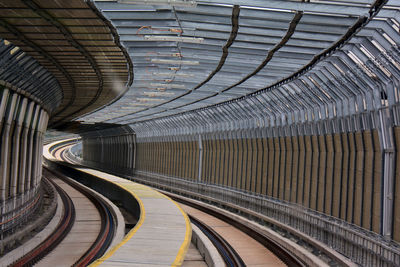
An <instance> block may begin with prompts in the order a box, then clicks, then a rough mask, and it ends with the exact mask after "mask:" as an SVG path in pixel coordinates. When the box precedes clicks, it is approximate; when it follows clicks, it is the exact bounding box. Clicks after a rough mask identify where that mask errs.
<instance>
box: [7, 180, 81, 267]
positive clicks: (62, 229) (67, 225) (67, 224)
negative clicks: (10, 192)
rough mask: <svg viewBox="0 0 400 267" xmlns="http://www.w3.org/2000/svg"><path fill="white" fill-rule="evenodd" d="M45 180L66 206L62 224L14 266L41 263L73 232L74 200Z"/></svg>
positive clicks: (55, 185) (58, 187) (57, 186)
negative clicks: (54, 189)
mask: <svg viewBox="0 0 400 267" xmlns="http://www.w3.org/2000/svg"><path fill="white" fill-rule="evenodd" d="M43 179H47V181H49V182H50V183H51V184H53V185H54V187H55V188H56V190H57V192H58V194H59V196H60V198H61V201H62V203H63V206H64V212H63V216H62V218H61V220H60V223H59V224H58V225H57V227H56V229H55V230H54V232H53V233H52V234H51V235H50V236H49V237H48V238H46V239H45V240H44V241H43V242H42V243H41V244H40V245H39V246H37V247H36V248H35V249H34V250H32V251H31V252H29V253H28V254H26V255H25V256H23V257H22V258H20V259H18V260H17V261H16V262H14V263H13V264H12V266H15V267H17V266H31V265H33V264H35V263H37V262H38V261H40V260H41V259H42V258H43V257H45V256H46V255H47V254H49V253H50V252H51V251H52V250H53V249H54V248H55V247H56V246H57V245H58V244H59V243H60V242H61V241H62V240H63V239H64V238H65V236H66V235H67V234H68V233H69V231H70V230H71V228H72V226H73V224H74V221H75V207H74V203H73V202H72V199H71V198H70V197H69V196H68V194H67V193H66V192H65V191H64V190H63V189H62V188H61V187H60V186H59V185H57V184H56V183H54V182H53V181H52V180H51V179H49V178H48V177H45V173H44V177H43Z"/></svg>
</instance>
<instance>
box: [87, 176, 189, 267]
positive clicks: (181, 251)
mask: <svg viewBox="0 0 400 267" xmlns="http://www.w3.org/2000/svg"><path fill="white" fill-rule="evenodd" d="M92 175H93V174H92ZM97 177H98V178H100V179H103V180H106V181H108V182H110V183H113V184H115V185H117V186H119V187H121V188H122V189H124V190H126V191H128V192H129V193H131V194H132V195H133V196H134V197H135V199H136V200H137V201H138V202H139V206H140V219H139V221H138V223H137V224H136V225H135V227H134V228H133V229H132V230H131V231H129V233H128V234H127V235H126V236H125V237H124V239H123V240H122V241H121V242H120V243H119V244H117V245H115V246H114V247H113V248H112V249H111V250H110V251H108V252H107V253H106V254H105V255H104V256H103V257H101V258H99V259H97V260H96V261H94V262H93V263H92V264H90V265H89V266H93V267H94V266H98V265H100V264H101V263H103V262H104V261H105V260H107V259H108V258H109V257H111V256H112V255H113V254H114V253H115V251H117V250H118V249H119V248H120V247H121V246H122V245H124V244H125V243H126V242H128V241H129V240H130V239H131V238H132V237H133V235H134V234H135V233H136V232H137V231H138V230H139V228H140V227H141V226H142V224H143V222H144V218H145V209H144V206H143V202H142V200H141V199H140V198H139V196H138V195H136V194H135V193H134V192H132V191H131V190H130V189H128V188H126V187H125V186H123V185H120V184H118V183H115V182H113V181H110V180H108V179H105V178H102V177H99V176H97ZM145 187H148V186H145ZM148 188H149V189H151V188H150V187H148ZM152 190H154V189H152ZM156 192H158V191H156ZM158 193H159V194H161V195H162V196H163V197H165V198H167V199H169V200H170V201H172V203H174V204H175V205H176V206H177V208H178V209H179V211H180V212H181V213H182V215H183V217H184V219H185V225H186V232H185V239H184V240H183V242H182V245H181V247H180V248H179V250H178V254H177V256H176V258H175V260H174V262H173V263H172V264H171V266H173V267H175V266H181V265H182V263H183V261H184V259H185V256H186V253H187V251H188V249H189V245H190V243H191V239H192V227H191V224H190V220H189V217H188V216H187V214H186V212H184V211H183V209H182V208H181V207H180V206H179V205H178V203H176V202H175V201H174V200H172V199H171V198H170V197H168V196H166V195H164V194H162V193H160V192H158Z"/></svg>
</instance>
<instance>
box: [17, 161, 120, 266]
mask: <svg viewBox="0 0 400 267" xmlns="http://www.w3.org/2000/svg"><path fill="white" fill-rule="evenodd" d="M43 177H44V179H47V180H48V181H49V182H50V183H52V184H53V185H54V187H55V188H56V190H57V192H58V193H59V196H60V198H61V200H62V203H63V206H64V212H63V215H62V218H61V220H60V222H59V224H58V225H57V227H56V229H55V230H54V231H53V233H52V234H51V235H50V236H49V237H48V238H46V239H45V240H44V241H43V242H42V243H41V244H39V245H38V246H37V247H36V248H35V249H33V250H32V251H31V252H29V253H28V254H26V255H25V256H23V257H21V258H20V259H18V260H17V261H16V262H14V263H13V264H12V266H31V265H34V264H36V263H38V262H39V261H40V260H42V259H43V258H45V257H46V256H47V255H49V254H50V253H51V252H52V251H53V250H55V249H56V247H57V246H58V245H59V244H60V243H61V242H62V241H63V240H64V238H65V237H66V236H67V235H68V234H69V233H70V231H71V229H72V227H73V225H74V223H75V220H76V210H75V206H74V203H73V200H72V199H71V197H70V196H69V195H68V194H67V192H66V191H65V190H64V189H62V188H61V186H60V185H58V184H57V183H56V182H54V181H53V179H55V178H58V179H60V180H62V181H63V182H65V183H66V184H68V185H69V186H71V187H72V188H74V189H75V190H77V191H78V192H80V193H81V194H83V195H84V196H85V197H86V198H88V199H89V200H90V202H91V203H92V204H93V205H94V206H95V207H96V209H97V211H98V213H99V215H100V218H101V219H100V220H101V227H100V230H99V231H98V235H97V237H96V239H95V241H94V242H93V243H92V245H91V246H90V247H89V249H87V250H86V251H84V252H83V253H82V255H81V256H80V257H79V259H78V260H77V261H76V262H75V263H74V264H73V265H74V266H87V265H88V264H90V263H91V262H93V261H94V260H96V259H97V258H99V257H101V256H102V255H103V254H104V252H105V251H106V250H107V249H108V247H109V246H110V244H111V242H112V239H113V237H114V231H115V227H116V226H115V225H116V223H115V218H114V215H113V213H112V211H111V210H110V207H109V206H108V204H107V203H105V202H104V201H103V200H102V199H101V198H100V197H98V196H96V195H94V194H93V193H92V192H90V190H88V189H87V188H85V187H83V186H80V185H79V184H77V183H75V182H72V181H71V180H70V179H68V178H67V177H66V176H64V175H62V174H60V173H56V172H52V171H51V170H49V169H47V168H44V172H43Z"/></svg>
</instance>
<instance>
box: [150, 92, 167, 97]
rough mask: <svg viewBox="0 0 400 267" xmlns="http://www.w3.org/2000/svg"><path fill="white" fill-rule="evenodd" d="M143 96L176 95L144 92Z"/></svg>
mask: <svg viewBox="0 0 400 267" xmlns="http://www.w3.org/2000/svg"><path fill="white" fill-rule="evenodd" d="M143 94H144V95H146V96H149V97H155V96H167V95H174V93H172V92H143Z"/></svg>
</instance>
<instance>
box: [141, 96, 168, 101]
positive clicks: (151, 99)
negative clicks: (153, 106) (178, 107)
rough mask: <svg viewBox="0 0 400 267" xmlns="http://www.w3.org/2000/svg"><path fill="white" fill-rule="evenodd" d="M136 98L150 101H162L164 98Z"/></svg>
mask: <svg viewBox="0 0 400 267" xmlns="http://www.w3.org/2000/svg"><path fill="white" fill-rule="evenodd" d="M137 100H139V101H140V102H150V101H164V100H165V99H163V98H148V97H141V98H138V99H137Z"/></svg>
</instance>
